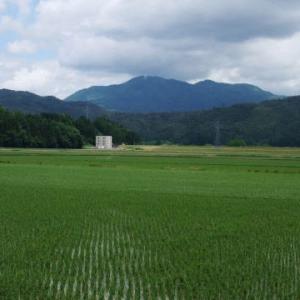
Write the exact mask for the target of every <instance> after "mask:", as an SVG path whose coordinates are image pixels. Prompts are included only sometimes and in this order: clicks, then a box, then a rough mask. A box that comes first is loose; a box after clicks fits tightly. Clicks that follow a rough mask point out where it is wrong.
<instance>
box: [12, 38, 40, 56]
mask: <svg viewBox="0 0 300 300" xmlns="http://www.w3.org/2000/svg"><path fill="white" fill-rule="evenodd" d="M7 49H8V51H9V52H11V53H14V54H32V53H34V52H36V50H37V49H36V46H35V44H34V43H32V42H30V41H27V40H19V41H14V42H10V43H9V44H8V45H7Z"/></svg>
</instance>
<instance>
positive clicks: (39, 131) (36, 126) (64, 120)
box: [0, 107, 139, 148]
mask: <svg viewBox="0 0 300 300" xmlns="http://www.w3.org/2000/svg"><path fill="white" fill-rule="evenodd" d="M97 134H104V135H112V136H113V142H114V143H115V144H121V143H126V144H134V143H137V142H138V141H139V139H138V137H137V135H136V134H134V133H133V132H131V131H129V130H127V129H125V128H123V127H122V126H119V125H118V124H116V123H114V122H112V121H110V120H108V119H106V118H105V117H100V118H97V119H95V120H94V121H91V120H88V119H86V118H84V117H81V118H79V119H76V120H74V119H72V118H71V117H70V116H67V115H58V114H41V115H38V114H35V115H31V114H24V113H20V112H9V111H7V110H4V109H2V108H1V107H0V147H31V148H81V147H82V146H83V145H84V144H94V140H95V136H96V135H97Z"/></svg>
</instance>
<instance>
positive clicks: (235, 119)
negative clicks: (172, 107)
mask: <svg viewBox="0 0 300 300" xmlns="http://www.w3.org/2000/svg"><path fill="white" fill-rule="evenodd" d="M110 118H111V119H112V120H114V121H116V122H118V123H119V124H121V125H123V126H124V127H126V128H128V129H130V130H133V131H134V132H136V133H137V134H138V135H139V136H140V137H141V138H142V139H143V141H144V142H147V143H165V142H171V143H176V144H187V145H190V144H194V145H205V144H214V142H215V138H216V124H219V125H218V127H219V130H220V142H221V144H228V143H230V142H231V141H232V140H236V139H238V140H243V141H244V142H245V143H246V144H248V145H271V146H297V147H299V146H300V96H297V97H290V98H285V100H272V101H265V102H262V103H258V104H257V103H250V104H236V105H233V106H231V107H226V108H214V109H212V110H207V111H195V112H175V113H174V112H173V113H149V114H128V113H111V114H110Z"/></svg>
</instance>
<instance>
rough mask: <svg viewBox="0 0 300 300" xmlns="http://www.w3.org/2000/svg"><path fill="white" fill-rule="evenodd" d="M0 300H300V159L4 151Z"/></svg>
mask: <svg viewBox="0 0 300 300" xmlns="http://www.w3.org/2000/svg"><path fill="white" fill-rule="evenodd" d="M0 188H1V192H0V208H1V209H0V299H5V300H6V299H8V300H10V299H170V300H171V299H187V300H188V299H299V298H300V236H299V233H300V218H299V216H300V149H296V148H295V149H292V148H282V149H279V148H278V149H275V148H245V149H234V148H221V149H214V148H210V147H176V146H161V147H143V146H136V147H135V146H133V147H125V148H124V149H121V150H119V151H118V150H116V151H112V152H101V151H100V152H96V151H93V150H64V151H62V150H51V151H50V150H22V149H11V150H10V149H0Z"/></svg>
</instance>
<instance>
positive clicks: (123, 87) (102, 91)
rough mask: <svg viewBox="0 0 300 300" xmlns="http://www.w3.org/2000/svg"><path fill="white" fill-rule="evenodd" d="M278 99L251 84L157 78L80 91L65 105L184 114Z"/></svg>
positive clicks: (148, 77) (144, 77)
mask: <svg viewBox="0 0 300 300" xmlns="http://www.w3.org/2000/svg"><path fill="white" fill-rule="evenodd" d="M274 98H276V96H275V95H273V94H272V93H270V92H267V91H264V90H262V89H260V88H259V87H257V86H253V85H250V84H228V83H219V82H214V81H211V80H205V81H200V82H198V83H195V84H190V83H188V82H184V81H179V80H174V79H165V78H161V77H155V76H140V77H136V78H133V79H131V80H129V81H127V82H125V83H123V84H119V85H110V86H94V87H90V88H88V89H84V90H81V91H78V92H76V93H74V94H73V95H71V96H70V97H68V98H67V99H66V101H86V102H89V103H95V104H98V105H100V106H101V107H103V108H105V109H106V110H110V111H119V112H131V113H149V112H185V111H195V110H202V109H210V108H213V107H226V106H230V105H233V104H236V103H246V102H261V101H263V100H269V99H274Z"/></svg>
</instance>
